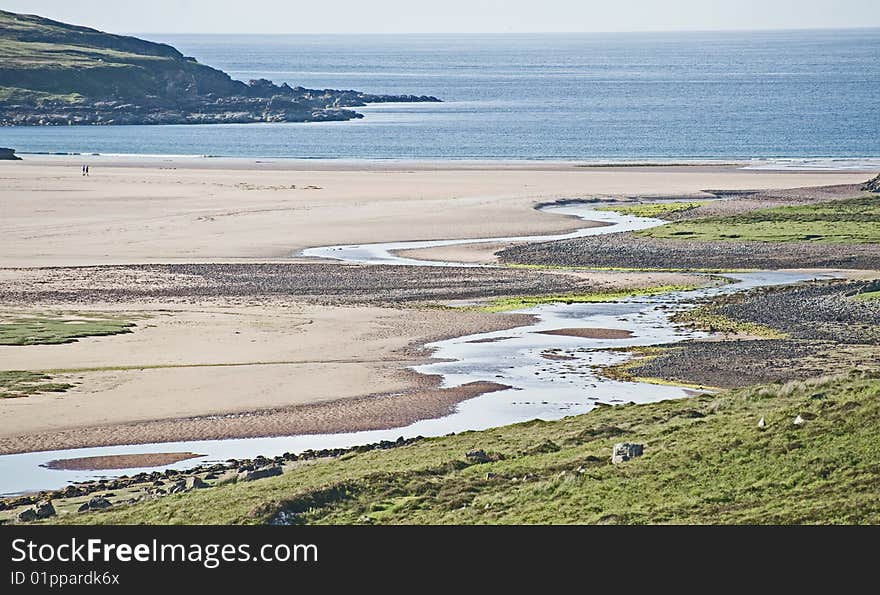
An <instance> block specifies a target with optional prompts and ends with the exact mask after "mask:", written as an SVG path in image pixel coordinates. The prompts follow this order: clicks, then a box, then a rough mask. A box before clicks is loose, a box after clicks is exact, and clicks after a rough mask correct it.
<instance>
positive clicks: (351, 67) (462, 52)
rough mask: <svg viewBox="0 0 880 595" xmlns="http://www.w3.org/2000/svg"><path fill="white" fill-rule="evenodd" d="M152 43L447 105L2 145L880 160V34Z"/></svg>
mask: <svg viewBox="0 0 880 595" xmlns="http://www.w3.org/2000/svg"><path fill="white" fill-rule="evenodd" d="M142 37H146V38H148V39H151V40H155V41H162V42H167V43H170V44H172V45H174V46H176V47H177V48H179V49H180V50H181V51H182V52H184V53H185V54H187V55H192V56H195V57H196V58H198V59H199V60H200V61H201V62H203V63H205V64H209V65H211V66H215V67H217V68H221V69H223V70H225V71H227V72H228V73H229V74H230V75H232V76H233V77H235V78H238V79H241V80H247V79H252V78H268V79H271V80H273V81H275V82H276V83H281V82H287V83H289V84H291V85H303V86H306V87H313V88H337V89H340V88H342V89H344V88H350V89H358V90H362V91H366V92H371V93H388V94H399V93H413V94H419V95H421V94H427V95H436V96H438V97H440V98H442V99H443V100H444V102H443V103H439V104H394V105H381V104H380V105H374V106H368V107H366V108H362V109H360V111H362V112H363V113H364V114H365V115H366V118H364V119H363V120H358V121H352V122H329V123H311V124H243V125H201V126H138V127H130V126H117V127H57V128H48V127H26V128H19V127H13V128H0V146H11V147H14V148H16V149H17V150H18V151H19V152H22V153H28V152H47V153H103V154H153V155H168V154H173V155H195V156H229V157H266V158H279V157H290V158H306V159H308V158H330V159H342V158H345V159H505V160H506V159H552V160H587V161H597V160H598V161H602V160H637V161H638V160H652V161H654V160H660V161H663V160H679V159H682V160H685V159H721V160H724V159H731V160H732V159H737V160H739V159H756V160H757V161H756V163H755V165H756V166H758V167H760V166H762V164H763V160H768V159H769V160H772V162H773V163H782V164H794V165H798V164H807V165H808V166H811V167H824V166H826V165H828V164H831V165H835V166H843V167H850V166H859V165H864V164H865V163H868V164H869V165H872V166H876V164H877V162H875V161H872V160H870V159H869V160H864V159H862V158H871V157H874V158H878V157H880V134H878V124H877V123H878V122H880V93H878V89H880V82H878V81H880V29H851V30H826V31H777V32H723V33H721V32H715V33H627V34H532V35H391V36H382V35H297V36H265V35H262V36H227V35H199V36H177V35H160V34H153V35H150V34H144V35H142ZM817 158H825V159H818V160H817ZM827 158H832V159H830V160H829V159H827ZM777 159H787V160H788V161H776V160H777ZM835 159H836V160H835Z"/></svg>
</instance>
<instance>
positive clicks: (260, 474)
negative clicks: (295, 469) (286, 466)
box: [238, 467, 283, 481]
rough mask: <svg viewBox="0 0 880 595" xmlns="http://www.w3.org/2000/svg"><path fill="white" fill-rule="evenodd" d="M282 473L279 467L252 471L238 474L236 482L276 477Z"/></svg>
mask: <svg viewBox="0 0 880 595" xmlns="http://www.w3.org/2000/svg"><path fill="white" fill-rule="evenodd" d="M282 473H283V471H282V469H281V467H263V468H262V469H254V470H253V471H243V472H241V473H239V474H238V481H255V480H257V479H265V478H267V477H277V476H278V475H281V474H282Z"/></svg>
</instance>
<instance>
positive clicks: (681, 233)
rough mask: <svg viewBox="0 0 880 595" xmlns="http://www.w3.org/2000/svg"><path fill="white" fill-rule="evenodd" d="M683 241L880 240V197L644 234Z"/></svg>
mask: <svg viewBox="0 0 880 595" xmlns="http://www.w3.org/2000/svg"><path fill="white" fill-rule="evenodd" d="M638 234H639V235H644V236H650V237H655V238H667V239H677V240H703V241H712V240H732V241H758V242H790V241H803V240H810V241H817V242H828V243H839V244H863V243H878V242H880V197H878V196H865V197H860V198H852V199H847V200H838V201H832V202H824V203H819V204H812V205H802V206H792V207H777V208H772V209H762V210H759V211H753V212H750V213H743V214H740V215H733V216H729V217H707V218H701V219H691V220H687V221H678V222H674V223H670V224H668V225H663V226H661V227H655V228H652V229H647V230H644V231H641V232H638Z"/></svg>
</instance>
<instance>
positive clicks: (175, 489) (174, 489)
mask: <svg viewBox="0 0 880 595" xmlns="http://www.w3.org/2000/svg"><path fill="white" fill-rule="evenodd" d="M185 491H186V480H185V479H178V480H177V481H175V482H174V485H173V486H171V487H170V488H169V489H168V493H169V494H179V493H180V492H185Z"/></svg>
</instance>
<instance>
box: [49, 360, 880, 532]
mask: <svg viewBox="0 0 880 595" xmlns="http://www.w3.org/2000/svg"><path fill="white" fill-rule="evenodd" d="M799 414H800V415H803V416H804V417H807V418H811V417H812V415H815V416H816V417H815V418H812V419H808V421H807V422H806V423H805V424H804V425H802V426H796V425H794V424H793V423H792V422H793V420H794V418H795V416H797V415H799ZM811 414H812V415H811ZM762 417H763V418H765V420H766V422H767V427H766V429H764V430H761V429H759V428H758V427H757V422H758V420H759V419H760V418H762ZM625 440H626V441H635V442H641V443H644V444H645V455H644V456H643V457H640V458H638V459H635V460H632V461H630V462H627V463H625V464H622V465H611V464H610V463H609V462H608V459H609V456H610V448H611V446H612V444H613V443H615V442H621V441H625ZM472 448H482V449H485V450H486V451H487V452H496V453H500V454H502V455H503V456H504V457H505V458H504V460H501V461H497V462H492V463H486V464H481V465H471V464H468V463H467V462H466V459H465V457H464V453H465V452H466V451H467V450H469V449H472ZM489 472H491V473H493V474H498V477H487V473H489ZM524 477H526V478H527V479H526V480H525V481H523V478H524ZM878 489H880V380H878V379H877V378H870V377H862V376H855V375H853V376H849V377H838V378H830V379H822V380H815V381H808V382H799V383H793V384H788V385H785V386H769V387H763V388H762V387H754V388H749V389H741V390H737V391H732V392H729V393H723V394H721V395H718V396H702V397H696V398H692V399H683V400H678V401H666V402H661V403H654V404H648V405H628V406H623V407H615V408H600V409H598V410H596V411H594V412H592V413H589V414H587V415H582V416H578V417H572V418H567V419H565V420H561V421H559V422H549V423H548V422H537V421H536V422H530V423H525V424H518V425H514V426H509V427H506V428H499V429H493V430H487V431H483V432H467V433H463V434H459V435H456V436H449V437H443V438H436V439H430V440H425V441H423V442H420V443H417V444H414V445H411V446H407V447H404V448H399V449H394V450H390V451H374V452H370V453H362V454H356V455H347V456H345V457H343V458H341V459H338V460H333V461H327V462H319V463H315V464H310V465H305V466H302V467H300V468H297V469H295V470H293V471H290V472H288V473H286V474H285V475H283V476H281V477H278V478H271V479H265V480H260V481H257V482H250V483H246V484H237V485H227V486H222V487H217V488H211V489H207V490H198V491H194V492H190V493H186V494H179V495H174V496H169V497H165V498H162V499H158V500H152V501H148V502H146V503H141V504H136V505H131V506H126V507H119V508H117V509H115V510H110V511H107V512H100V513H89V514H82V515H69V516H64V517H61V518H59V519H57V522H78V523H109V524H120V523H260V522H267V521H268V520H269V519H270V518H272V517H273V516H274V515H275V514H276V513H277V512H278V510H280V509H282V508H283V509H285V510H288V511H294V512H298V514H295V515H294V516H293V517H292V520H294V521H297V522H309V523H358V522H370V523H878V522H880V500H878V498H877V497H876V495H877V491H878Z"/></svg>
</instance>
